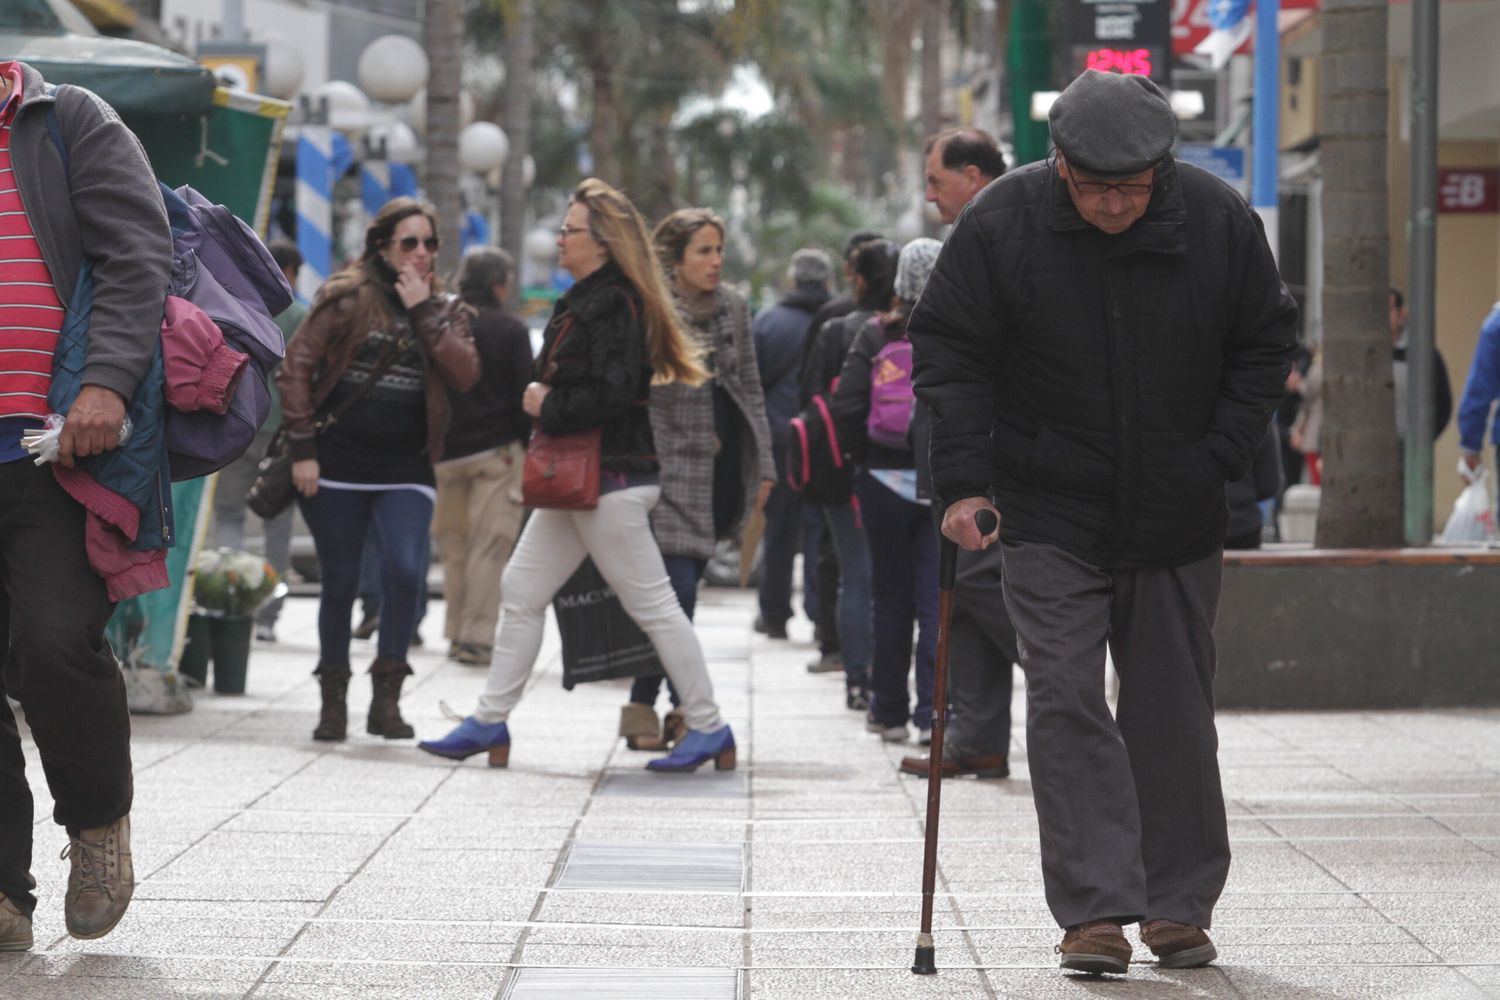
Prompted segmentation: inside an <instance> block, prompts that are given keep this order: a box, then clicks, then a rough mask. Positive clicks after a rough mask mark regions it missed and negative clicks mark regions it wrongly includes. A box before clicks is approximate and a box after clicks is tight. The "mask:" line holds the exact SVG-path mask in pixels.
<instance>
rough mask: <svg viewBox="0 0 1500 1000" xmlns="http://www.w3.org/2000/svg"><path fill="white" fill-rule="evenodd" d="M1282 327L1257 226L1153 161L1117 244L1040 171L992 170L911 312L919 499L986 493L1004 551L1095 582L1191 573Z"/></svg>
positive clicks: (1237, 463)
mask: <svg viewBox="0 0 1500 1000" xmlns="http://www.w3.org/2000/svg"><path fill="white" fill-rule="evenodd" d="M1296 319H1297V308H1296V304H1295V303H1294V302H1293V300H1292V298H1291V295H1290V294H1289V293H1288V292H1287V289H1286V286H1285V285H1284V284H1282V282H1281V278H1280V276H1279V274H1278V273H1277V270H1276V264H1275V261H1274V260H1273V258H1272V256H1271V251H1270V248H1269V247H1268V246H1267V243H1266V238H1265V235H1264V232H1263V230H1262V228H1261V224H1260V220H1259V218H1258V217H1257V216H1256V215H1255V214H1254V213H1253V212H1252V211H1251V210H1250V208H1249V206H1247V205H1246V204H1245V202H1244V200H1243V199H1241V198H1240V197H1239V195H1237V194H1236V193H1234V192H1233V191H1232V190H1230V189H1229V188H1228V187H1226V186H1225V185H1223V184H1222V183H1221V182H1220V181H1218V180H1217V179H1215V178H1214V177H1212V176H1210V175H1209V174H1207V173H1206V172H1204V171H1202V170H1199V169H1197V168H1195V167H1192V166H1189V165H1185V164H1177V163H1174V162H1173V161H1172V160H1171V159H1170V158H1169V159H1168V160H1166V161H1164V162H1163V163H1162V164H1161V165H1160V166H1159V167H1158V168H1157V176H1156V190H1155V192H1154V193H1153V195H1152V198H1151V202H1150V206H1149V208H1148V209H1147V211H1146V214H1145V215H1144V216H1143V217H1142V218H1141V219H1140V220H1139V221H1137V222H1136V223H1135V224H1134V225H1133V226H1132V227H1131V228H1130V229H1128V230H1126V231H1125V232H1124V233H1121V234H1119V235H1115V236H1111V235H1107V234H1105V233H1104V232H1102V231H1101V230H1099V229H1096V228H1095V227H1094V226H1092V225H1090V224H1089V223H1088V222H1086V221H1085V220H1084V219H1083V217H1082V216H1080V215H1079V213H1078V211H1077V209H1076V208H1075V207H1074V206H1073V202H1072V199H1071V198H1070V197H1069V194H1068V191H1067V189H1066V187H1065V186H1064V182H1063V181H1062V180H1061V179H1060V178H1059V177H1058V175H1057V173H1056V171H1055V169H1054V168H1053V167H1052V166H1051V165H1050V164H1049V163H1036V164H1032V165H1029V166H1027V167H1023V168H1022V169H1020V170H1015V171H1012V172H1010V173H1007V174H1006V175H1005V176H1004V177H1002V178H1001V179H1000V180H998V181H996V182H995V183H994V184H991V185H990V186H989V187H988V188H986V189H985V191H984V192H983V193H982V194H980V195H979V197H978V198H976V199H975V200H974V201H973V202H972V203H970V205H969V206H968V207H967V208H966V209H965V210H964V212H963V213H962V214H961V215H960V216H959V219H958V221H957V223H956V224H955V226H954V229H953V232H952V234H951V235H950V236H949V237H948V241H947V243H946V244H945V245H944V247H943V252H942V254H941V256H940V257H939V258H938V262H937V266H936V268H935V269H934V271H933V274H932V277H931V279H930V280H929V282H928V284H927V286H926V289H925V290H924V292H923V293H922V298H921V301H920V302H919V303H918V304H917V307H916V309H915V310H914V311H913V313H912V316H911V322H910V327H909V330H910V335H911V340H912V344H913V346H914V349H915V376H916V378H915V385H916V392H917V395H918V396H919V398H921V399H922V400H923V401H924V402H926V403H927V404H928V406H929V407H930V408H931V417H932V444H931V456H932V477H933V484H934V488H935V490H936V492H937V494H938V496H939V498H940V499H941V500H942V501H943V502H944V503H951V502H952V501H954V500H957V499H960V498H962V497H967V496H980V495H985V494H992V495H993V496H994V497H995V500H996V503H997V505H998V507H999V509H1000V513H1001V532H1002V533H1003V534H1004V535H1005V536H1006V537H1007V538H1010V539H1013V540H1019V541H1035V542H1045V543H1049V544H1053V545H1057V546H1059V547H1061V548H1063V549H1065V550H1067V551H1069V552H1071V553H1073V554H1074V555H1077V556H1078V557H1080V558H1082V559H1085V560H1087V561H1088V562H1090V563H1092V564H1094V565H1097V566H1101V567H1105V568H1136V567H1151V566H1174V565H1181V564H1184V563H1187V562H1191V561H1193V560H1195V559H1199V558H1202V557H1203V556H1206V555H1208V554H1209V553H1211V552H1212V551H1213V550H1214V549H1215V548H1217V547H1219V546H1221V545H1222V544H1223V542H1224V532H1225V526H1226V521H1227V510H1226V506H1225V500H1224V484H1225V482H1226V481H1228V480H1233V479H1238V478H1239V477H1240V476H1242V475H1244V474H1245V472H1246V471H1247V470H1248V469H1249V467H1250V460H1251V457H1252V456H1253V455H1254V453H1255V450H1256V448H1257V447H1258V446H1259V445H1260V440H1261V436H1262V434H1263V433H1264V432H1265V428H1266V423H1267V421H1269V420H1270V419H1271V414H1272V411H1273V410H1274V409H1275V408H1276V405H1277V404H1278V403H1279V402H1280V400H1281V396H1282V392H1283V387H1284V385H1285V382H1286V374H1287V370H1288V368H1289V366H1290V363H1291V360H1292V356H1293V353H1294V351H1295V349H1296V337H1295V329H1296Z"/></svg>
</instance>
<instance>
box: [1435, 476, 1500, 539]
mask: <svg viewBox="0 0 1500 1000" xmlns="http://www.w3.org/2000/svg"><path fill="white" fill-rule="evenodd" d="M1488 480H1489V470H1487V469H1480V470H1479V475H1477V476H1475V477H1474V478H1473V479H1471V480H1470V482H1469V485H1468V486H1465V487H1464V491H1463V492H1462V493H1460V494H1459V495H1458V499H1457V500H1456V501H1454V504H1453V513H1452V514H1450V515H1449V516H1448V524H1447V526H1446V527H1444V528H1443V534H1442V536H1441V537H1440V538H1439V539H1438V541H1440V542H1442V543H1443V544H1444V545H1475V544H1485V543H1488V542H1494V541H1497V540H1500V534H1497V532H1496V530H1495V501H1494V499H1493V498H1492V497H1491V496H1490V488H1489V481H1488Z"/></svg>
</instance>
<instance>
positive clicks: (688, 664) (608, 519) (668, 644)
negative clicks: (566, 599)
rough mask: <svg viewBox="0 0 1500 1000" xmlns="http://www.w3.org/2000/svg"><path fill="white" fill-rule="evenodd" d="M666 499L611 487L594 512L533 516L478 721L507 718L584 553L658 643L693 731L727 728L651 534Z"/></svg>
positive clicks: (507, 589)
mask: <svg viewBox="0 0 1500 1000" xmlns="http://www.w3.org/2000/svg"><path fill="white" fill-rule="evenodd" d="M660 497H661V488H660V487H659V486H635V487H631V488H630V489H627V490H617V491H615V492H613V493H606V494H605V495H604V496H602V497H600V498H599V506H598V508H597V509H596V510H585V511H566V510H538V511H535V512H534V513H532V515H531V520H529V521H527V522H526V530H525V531H523V532H522V533H521V541H520V542H519V543H518V544H517V545H516V551H515V552H514V553H512V554H511V557H510V563H509V564H508V565H507V566H506V567H505V581H504V584H503V585H502V586H503V591H504V595H505V596H504V601H503V603H502V605H501V609H500V630H499V632H498V633H496V635H495V652H494V655H493V656H492V657H491V658H490V676H489V683H488V684H487V685H486V686H485V690H484V693H483V694H482V695H480V696H479V708H478V710H476V711H475V712H474V717H475V719H477V720H478V721H480V722H482V723H485V724H486V725H493V724H495V723H497V722H504V721H505V720H506V719H507V718H509V716H510V713H511V710H512V709H514V708H515V707H516V704H517V703H518V702H519V701H520V700H521V692H522V691H523V690H524V689H525V687H526V681H527V680H528V679H529V678H530V677H531V669H532V667H533V665H534V664H535V663H536V658H537V654H539V653H540V652H541V649H542V629H543V625H544V623H545V621H546V613H547V605H549V604H550V603H551V602H552V597H553V595H555V594H556V593H557V592H558V590H560V589H562V585H563V584H565V583H567V582H568V577H570V576H572V575H573V573H574V571H575V570H577V569H578V567H579V565H581V564H582V563H583V557H584V556H585V555H587V556H591V557H593V560H594V565H596V566H598V567H599V573H600V574H601V575H602V576H603V577H604V580H605V582H606V583H608V584H609V585H610V587H611V588H612V589H613V590H614V592H615V593H616V594H617V595H618V596H619V598H620V604H621V605H622V606H624V608H625V610H626V612H627V613H629V615H630V617H631V618H634V619H635V623H636V624H637V625H639V626H640V627H641V631H642V632H644V633H646V636H647V638H649V639H650V640H651V644H652V645H653V646H655V647H656V655H657V656H658V657H659V658H660V659H661V664H662V667H663V668H664V669H665V670H666V673H667V677H668V678H670V679H671V681H672V684H673V686H674V687H676V689H677V695H678V697H680V698H681V699H682V713H683V715H684V716H685V717H686V719H687V724H688V728H689V729H696V730H700V731H708V732H711V731H713V730H716V729H718V728H719V727H721V726H722V725H723V720H722V719H720V718H719V706H718V705H717V704H716V703H715V702H714V687H713V682H712V681H710V680H709V678H708V666H707V664H706V663H705V662H704V660H703V648H702V647H701V646H699V645H698V636H697V634H696V633H695V632H694V631H693V623H692V622H691V621H689V620H688V617H687V615H686V614H684V613H683V611H682V605H680V604H678V603H677V595H676V593H674V592H673V590H672V584H671V582H670V581H668V579H667V570H666V566H665V565H664V564H663V563H662V558H661V550H660V549H659V548H657V547H656V539H655V538H654V537H652V535H651V521H650V519H649V515H650V513H651V508H652V507H654V506H656V501H657V500H658V499H660Z"/></svg>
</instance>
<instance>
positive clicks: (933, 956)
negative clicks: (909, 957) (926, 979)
mask: <svg viewBox="0 0 1500 1000" xmlns="http://www.w3.org/2000/svg"><path fill="white" fill-rule="evenodd" d="M911 971H912V972H915V973H916V974H917V975H919V976H935V975H937V949H935V948H934V947H933V946H932V945H930V944H927V945H922V944H919V945H917V957H916V958H915V959H914V960H913V961H912V963H911Z"/></svg>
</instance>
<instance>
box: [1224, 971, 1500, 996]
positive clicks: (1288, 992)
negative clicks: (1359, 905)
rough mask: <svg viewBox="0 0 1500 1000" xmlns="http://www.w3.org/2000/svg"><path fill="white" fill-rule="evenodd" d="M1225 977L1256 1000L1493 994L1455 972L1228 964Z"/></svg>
mask: <svg viewBox="0 0 1500 1000" xmlns="http://www.w3.org/2000/svg"><path fill="white" fill-rule="evenodd" d="M1222 971H1223V975H1224V977H1225V978H1226V979H1228V980H1229V982H1230V983H1232V984H1233V985H1234V986H1235V988H1237V989H1238V990H1240V992H1241V993H1242V994H1243V995H1244V996H1245V997H1247V998H1252V1000H1343V998H1346V997H1360V998H1364V997H1368V998H1371V1000H1377V998H1378V1000H1478V998H1481V997H1486V996H1488V994H1487V993H1486V992H1485V991H1484V990H1483V989H1482V988H1481V987H1479V986H1476V985H1475V984H1474V983H1473V982H1471V981H1470V980H1469V979H1467V978H1466V977H1465V976H1463V975H1461V974H1460V973H1458V972H1456V971H1454V970H1452V969H1411V968H1395V967H1391V966H1380V965H1372V966H1367V967H1363V968H1362V967H1359V966H1339V967H1337V968H1326V967H1319V966H1299V967H1296V968H1291V967H1288V968H1283V969H1277V968H1275V967H1264V966H1259V965H1256V966H1241V965H1225V966H1224V968H1223V970H1222Z"/></svg>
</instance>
